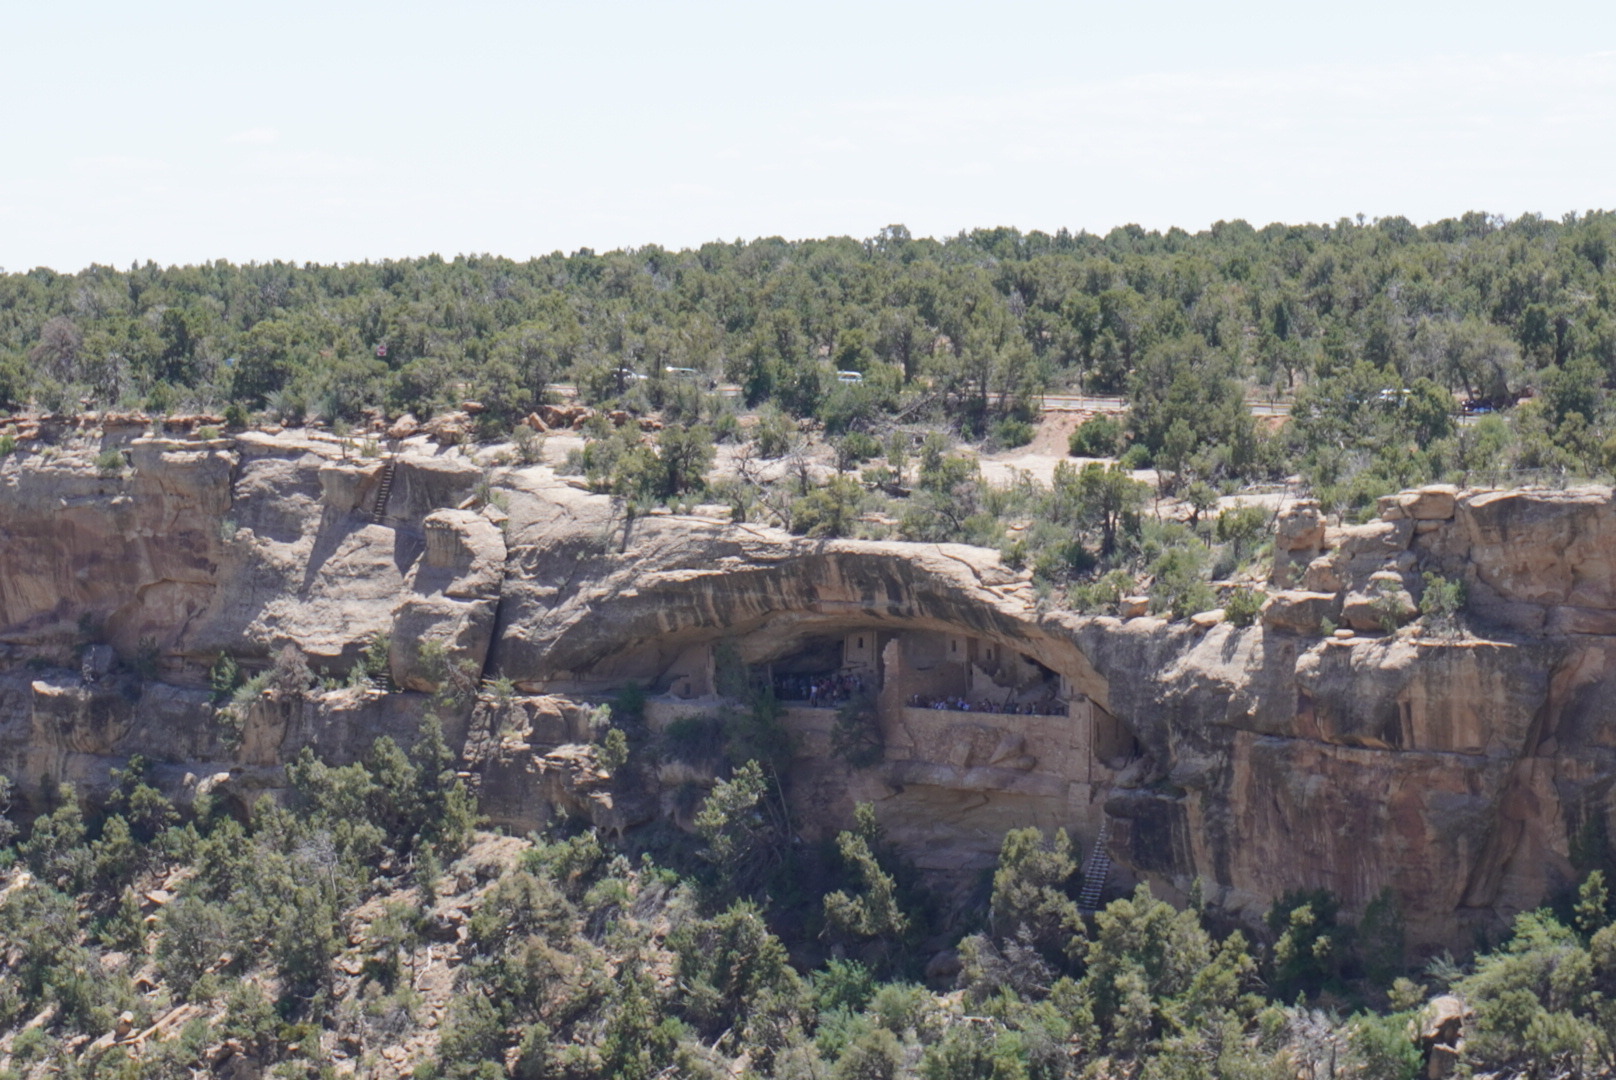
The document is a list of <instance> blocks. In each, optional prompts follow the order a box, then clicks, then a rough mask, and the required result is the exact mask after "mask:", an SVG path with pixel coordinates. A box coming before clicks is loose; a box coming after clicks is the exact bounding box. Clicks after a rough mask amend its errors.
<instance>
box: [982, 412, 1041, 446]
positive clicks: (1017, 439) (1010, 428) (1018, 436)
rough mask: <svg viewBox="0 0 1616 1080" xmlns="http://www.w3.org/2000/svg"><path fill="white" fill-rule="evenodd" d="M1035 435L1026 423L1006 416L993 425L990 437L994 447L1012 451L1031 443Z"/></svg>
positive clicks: (1035, 432)
mask: <svg viewBox="0 0 1616 1080" xmlns="http://www.w3.org/2000/svg"><path fill="white" fill-rule="evenodd" d="M1035 434H1037V431H1036V429H1035V428H1034V427H1033V426H1032V425H1031V424H1029V423H1027V421H1025V420H1018V419H1016V418H1015V417H1013V416H1007V417H1005V418H1004V419H1003V420H1000V421H998V422H997V423H995V424H994V425H993V429H992V431H991V432H990V437H991V439H992V441H993V442H994V443H995V444H996V445H998V446H1001V447H1003V448H1004V449H1006V450H1013V449H1015V448H1016V447H1018V446H1026V445H1027V444H1028V443H1030V442H1032V439H1033V436H1034V435H1035Z"/></svg>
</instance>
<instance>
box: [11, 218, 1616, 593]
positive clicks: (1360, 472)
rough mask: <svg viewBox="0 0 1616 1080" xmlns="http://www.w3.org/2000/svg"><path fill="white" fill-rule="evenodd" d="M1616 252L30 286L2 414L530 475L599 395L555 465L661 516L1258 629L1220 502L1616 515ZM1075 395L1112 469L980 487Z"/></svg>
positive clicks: (1342, 252) (1025, 252)
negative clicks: (949, 557)
mask: <svg viewBox="0 0 1616 1080" xmlns="http://www.w3.org/2000/svg"><path fill="white" fill-rule="evenodd" d="M1613 251H1616V214H1612V213H1607V212H1594V213H1589V214H1587V215H1576V214H1571V215H1567V216H1566V217H1565V218H1564V219H1563V220H1561V221H1553V220H1545V219H1543V218H1541V217H1539V216H1535V215H1525V216H1522V217H1520V218H1516V219H1514V220H1506V219H1504V218H1501V217H1496V216H1490V215H1487V214H1483V213H1469V214H1465V215H1464V216H1462V217H1459V218H1454V219H1449V220H1445V221H1440V222H1437V223H1435V224H1432V225H1428V226H1425V227H1423V228H1417V227H1415V226H1413V225H1412V224H1410V223H1409V222H1408V221H1407V220H1405V219H1403V218H1385V219H1381V220H1378V221H1375V222H1372V223H1366V222H1363V221H1352V220H1348V219H1343V220H1341V221H1340V222H1337V223H1336V224H1335V225H1329V226H1326V225H1298V226H1285V225H1270V226H1268V227H1266V228H1263V229H1261V230H1258V229H1254V228H1252V227H1250V226H1249V225H1247V224H1246V223H1244V222H1239V221H1236V222H1232V223H1230V222H1223V223H1219V224H1218V225H1216V226H1214V227H1213V228H1211V229H1210V230H1207V231H1205V232H1202V233H1198V234H1195V235H1191V234H1189V233H1187V232H1184V231H1182V230H1178V229H1173V230H1170V231H1168V232H1166V233H1155V232H1146V231H1144V230H1142V229H1139V228H1137V227H1126V228H1120V229H1116V230H1114V231H1113V232H1111V233H1109V234H1108V235H1106V236H1103V237H1101V236H1094V235H1089V234H1086V233H1085V234H1077V235H1072V234H1068V233H1065V232H1061V233H1058V234H1056V235H1053V236H1051V235H1047V234H1044V233H1036V232H1035V233H1030V234H1025V235H1024V234H1022V233H1019V232H1017V231H1015V230H1013V229H996V230H986V231H977V232H972V233H968V234H961V235H960V236H958V237H955V238H952V239H948V240H944V241H936V240H930V239H915V238H913V237H911V236H910V235H909V234H908V232H907V231H906V230H905V229H903V228H902V227H901V226H891V227H889V228H887V229H884V230H882V231H881V232H880V234H879V235H877V236H875V237H873V238H870V239H868V240H862V241H861V240H854V239H849V238H836V239H827V240H813V241H800V242H787V241H784V240H779V239H764V240H755V241H752V242H750V243H742V242H737V243H733V244H722V243H714V244H708V245H705V246H703V247H701V248H700V249H697V250H692V251H679V252H670V251H665V250H663V249H661V248H657V247H645V248H641V249H638V250H632V251H617V252H611V253H608V254H604V255H597V254H595V253H593V252H590V251H587V250H584V251H579V252H577V253H575V254H573V255H571V256H563V255H560V254H557V255H552V256H548V257H545V258H539V259H533V260H530V261H528V262H524V263H517V262H512V261H510V260H506V259H497V258H490V257H461V258H457V259H455V260H454V261H445V260H443V259H441V258H438V257H436V256H433V257H428V258H424V259H417V260H411V261H401V262H386V263H380V264H371V263H364V264H350V265H346V266H316V265H305V266H301V267H299V266H295V265H291V264H282V263H275V264H269V265H248V266H234V265H231V264H228V263H223V262H219V263H215V264H213V265H211V266H191V267H176V268H169V269H164V268H161V267H158V266H155V265H151V264H147V265H145V266H135V267H132V268H131V269H129V270H128V271H116V270H112V269H110V268H105V267H92V268H90V269H88V270H85V271H83V272H81V273H78V274H71V275H68V274H58V273H54V272H52V271H49V270H43V269H41V270H32V271H28V272H25V273H12V274H8V275H3V276H0V408H10V409H13V410H21V409H25V408H29V407H32V408H34V409H43V410H54V411H59V412H60V411H75V410H78V409H79V408H81V407H83V406H84V405H88V406H89V407H90V408H92V409H102V410H105V409H112V408H143V409H146V410H148V411H151V412H154V413H162V412H170V413H171V412H176V411H194V410H208V411H215V412H218V413H220V414H222V415H224V416H226V417H227V418H228V420H229V422H230V423H231V424H233V425H242V424H247V423H251V422H254V421H255V420H262V421H275V422H285V423H301V422H309V423H318V424H324V425H326V426H328V427H330V428H331V429H332V430H335V431H338V432H342V431H346V430H349V429H358V428H359V427H360V425H372V426H371V427H370V430H375V429H374V426H373V425H374V423H375V422H376V421H377V420H391V419H393V418H396V417H397V416H399V415H401V414H403V413H405V412H409V413H412V414H413V415H415V416H416V417H418V418H420V419H427V418H429V417H431V416H433V415H444V414H448V413H450V412H451V411H452V410H457V409H459V408H460V407H461V406H462V404H463V403H464V402H466V401H474V402H476V403H478V405H479V407H480V411H478V412H477V413H476V415H475V417H474V418H473V419H472V421H471V430H469V431H467V432H466V435H467V436H468V437H469V438H471V439H473V440H474V441H481V442H484V443H487V444H502V443H505V442H506V441H508V440H511V439H512V438H513V436H514V437H515V441H514V445H515V451H516V454H518V455H519V456H520V458H521V459H522V460H525V461H529V462H532V461H539V460H546V458H545V455H544V451H543V447H542V445H541V444H540V443H538V442H536V440H535V439H533V438H532V437H531V433H530V432H529V431H528V430H527V429H526V428H524V427H522V426H521V420H522V419H523V418H524V417H526V416H528V415H529V413H530V412H531V411H532V410H534V409H536V408H540V407H542V406H543V404H544V403H545V402H546V401H553V400H557V396H556V390H555V388H556V387H557V386H558V385H566V386H572V387H575V388H576V392H577V395H578V397H579V398H580V399H581V400H582V401H583V402H585V403H587V404H590V405H593V406H597V407H599V408H600V409H601V411H602V415H597V416H596V417H595V418H594V419H592V420H591V421H590V422H589V424H588V426H587V427H586V428H585V434H586V435H587V437H588V442H587V445H585V446H584V447H582V448H579V449H574V450H572V451H571V452H570V453H568V454H564V455H559V456H553V457H552V459H550V463H551V464H553V465H555V466H556V467H558V468H562V469H564V470H565V471H569V472H572V473H575V474H579V475H582V476H584V477H585V478H586V479H587V480H588V482H589V483H590V485H591V486H592V487H593V488H594V489H595V490H597V491H601V492H611V493H614V494H616V495H619V496H621V497H623V498H625V499H626V500H628V502H629V504H630V507H631V509H632V508H648V507H651V506H655V505H657V504H663V503H668V504H673V505H688V504H692V503H696V502H703V501H705V502H716V503H721V504H722V503H727V504H728V506H729V508H730V512H731V514H732V516H733V517H734V519H735V520H738V521H748V520H751V521H761V522H765V523H772V524H777V525H781V526H783V527H786V528H789V529H791V530H792V531H793V532H797V533H802V534H809V535H815V536H830V537H835V536H864V537H877V538H878V537H884V536H894V535H895V536H898V537H901V538H904V539H910V540H925V541H961V542H967V543H974V544H979V545H983V546H988V547H997V548H999V549H1000V550H1001V551H1002V552H1003V553H1004V556H1005V558H1006V560H1007V561H1008V562H1009V563H1011V564H1012V565H1026V566H1029V567H1030V568H1031V569H1032V570H1033V571H1034V572H1035V575H1036V578H1037V583H1038V588H1039V589H1040V591H1041V593H1042V595H1043V596H1044V597H1045V599H1046V600H1047V602H1050V603H1055V604H1070V605H1071V606H1074V607H1076V608H1079V609H1082V610H1090V611H1104V610H1115V606H1116V601H1117V600H1118V599H1119V598H1120V597H1121V596H1123V595H1127V594H1130V593H1136V592H1138V591H1140V590H1141V589H1145V590H1147V591H1148V592H1149V594H1150V595H1151V597H1152V601H1153V607H1154V609H1155V610H1156V611H1159V612H1163V613H1168V614H1172V615H1180V616H1182V615H1187V614H1190V613H1193V612H1194V611H1196V610H1204V609H1206V608H1209V607H1212V606H1213V605H1214V604H1215V603H1217V602H1219V601H1220V599H1221V601H1222V602H1223V603H1225V604H1226V605H1227V604H1232V605H1233V606H1232V607H1231V608H1230V610H1231V612H1232V613H1233V615H1234V616H1236V617H1239V618H1249V616H1250V611H1249V610H1247V609H1250V608H1252V607H1253V605H1254V604H1255V603H1256V602H1257V601H1256V599H1255V598H1254V596H1253V594H1251V593H1250V592H1246V591H1239V590H1238V588H1237V591H1236V592H1235V593H1234V594H1233V595H1229V594H1228V589H1229V587H1230V583H1234V584H1235V585H1236V586H1240V583H1241V582H1243V581H1245V580H1246V579H1247V578H1253V580H1254V577H1253V574H1252V573H1251V572H1250V568H1251V567H1253V566H1254V565H1256V563H1255V562H1254V560H1258V559H1260V557H1261V555H1262V554H1263V552H1262V544H1263V534H1264V532H1265V530H1266V528H1267V522H1266V520H1265V519H1263V518H1262V517H1261V515H1260V514H1258V513H1256V512H1255V510H1253V509H1252V508H1236V507H1232V506H1230V505H1229V504H1227V503H1223V504H1220V503H1219V498H1220V496H1226V495H1229V494H1231V493H1237V492H1241V491H1254V490H1255V491H1260V490H1263V489H1264V488H1265V487H1268V488H1270V489H1272V488H1271V486H1272V485H1276V484H1280V483H1287V484H1288V485H1290V486H1289V490H1290V491H1291V493H1292V494H1295V493H1297V491H1298V488H1299V490H1300V492H1302V493H1310V494H1312V495H1314V496H1316V497H1317V498H1318V499H1319V500H1320V502H1321V504H1322V505H1323V507H1324V509H1325V510H1326V511H1327V512H1329V513H1331V514H1334V515H1337V516H1339V517H1341V518H1344V519H1345V518H1359V519H1361V518H1363V517H1365V516H1367V515H1370V514H1372V513H1373V512H1374V505H1375V499H1376V498H1377V497H1378V496H1380V495H1383V494H1386V493H1389V492H1393V491H1396V490H1399V489H1402V488H1405V487H1409V486H1413V485H1416V484H1419V483H1423V482H1429V481H1438V480H1440V481H1452V482H1458V483H1461V484H1482V485H1504V486H1510V485H1521V484H1544V483H1547V484H1555V485H1563V484H1566V483H1568V482H1573V481H1578V480H1605V479H1608V477H1609V470H1610V468H1611V467H1612V465H1613V464H1616V438H1613V437H1612V428H1611V414H1610V410H1609V406H1608V404H1607V398H1608V394H1607V390H1608V389H1609V386H1610V385H1611V383H1612V380H1613V379H1616V268H1613V266H1612V258H1611V255H1612V252H1613ZM844 372H845V373H851V372H856V373H857V379H856V380H855V379H853V378H851V377H849V376H845V375H842V374H839V373H844ZM721 388H722V389H723V391H724V392H721ZM1060 391H1066V392H1073V391H1076V392H1081V393H1084V394H1107V395H1117V396H1119V397H1121V398H1123V399H1125V402H1126V409H1125V411H1123V412H1120V413H1117V414H1102V415H1099V416H1096V417H1094V418H1093V419H1091V420H1089V421H1088V422H1086V423H1084V424H1083V425H1082V426H1081V427H1079V428H1077V430H1075V431H1074V432H1072V434H1071V438H1070V450H1071V453H1072V454H1073V455H1074V456H1075V457H1078V458H1082V459H1087V460H1085V461H1073V462H1071V463H1069V464H1068V465H1066V466H1063V467H1062V468H1061V469H1059V470H1057V471H1056V472H1055V473H1054V475H1053V476H1051V477H1049V478H1048V480H1047V482H1045V481H1043V480H1035V479H1033V478H1032V477H1030V476H1027V475H1021V476H1020V477H1019V478H1017V479H1014V480H1012V481H1011V482H1005V481H1004V480H1003V479H1002V478H1001V479H1000V480H999V481H998V482H995V483H989V482H986V481H985V480H984V475H983V473H982V471H981V469H980V468H979V459H978V456H977V455H978V454H980V453H991V452H994V451H996V450H1003V449H1005V448H1013V447H1016V446H1018V445H1021V444H1024V443H1026V442H1027V441H1028V440H1029V439H1032V438H1033V437H1034V434H1035V432H1036V431H1037V430H1038V428H1037V424H1038V422H1039V419H1040V413H1039V405H1040V401H1041V395H1043V394H1045V393H1046V392H1060ZM1253 401H1279V402H1282V403H1284V404H1285V405H1286V406H1288V408H1289V418H1288V420H1281V419H1280V418H1277V417H1266V418H1258V417H1254V416H1253V414H1252V410H1251V408H1250V406H1249V403H1250V402H1253ZM607 411H615V412H617V415H618V416H619V417H622V416H624V415H625V414H626V415H629V416H637V417H640V418H643V419H645V420H646V422H647V424H649V425H651V426H652V427H653V429H656V428H660V430H659V433H658V434H656V435H655V436H654V437H652V436H651V435H647V434H644V433H643V432H642V431H641V429H640V427H639V426H637V425H633V424H629V425H626V426H624V425H623V424H622V423H621V422H620V421H619V422H618V423H617V424H613V423H611V422H608V421H607V420H606V418H605V415H604V413H605V412H607ZM725 446H729V447H732V448H735V449H736V450H737V451H738V454H737V455H734V456H731V457H730V458H729V459H728V463H727V464H726V465H725V466H724V467H723V468H720V469H718V470H716V471H713V469H712V466H713V465H714V462H715V454H716V453H717V452H718V450H719V449H720V448H722V447H725ZM13 449H26V447H23V446H22V445H21V444H19V443H17V442H15V441H14V440H13V438H12V436H11V435H9V434H5V433H4V429H3V428H0V454H4V453H9V452H11V451H12V450H13ZM816 455H817V457H816ZM501 460H508V461H514V460H515V456H514V455H513V456H512V457H510V458H508V459H501ZM814 460H818V461H820V462H821V463H822V464H826V465H829V466H831V467H833V473H830V474H827V471H826V470H825V469H823V468H821V469H818V470H815V469H814V468H812V467H811V462H812V461H814ZM771 462H772V463H774V464H773V465H771V466H768V467H764V465H765V463H771ZM109 465H110V466H111V467H117V462H116V461H111V460H110V459H109ZM1141 470H1149V471H1141ZM1164 500H1165V505H1166V506H1167V507H1169V510H1168V511H1167V512H1166V513H1164V512H1163V506H1164ZM1147 506H1148V507H1150V508H1151V510H1152V512H1149V513H1146V512H1145V510H1146V508H1147ZM1243 569H1244V570H1246V571H1247V573H1246V574H1245V576H1244V577H1242V570H1243ZM1217 582H1223V583H1224V584H1223V585H1222V586H1219V587H1221V588H1222V589H1223V590H1224V592H1225V595H1224V596H1222V597H1221V598H1220V597H1218V596H1217V595H1215V592H1216V590H1215V588H1214V587H1213V586H1214V583H1217Z"/></svg>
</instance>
